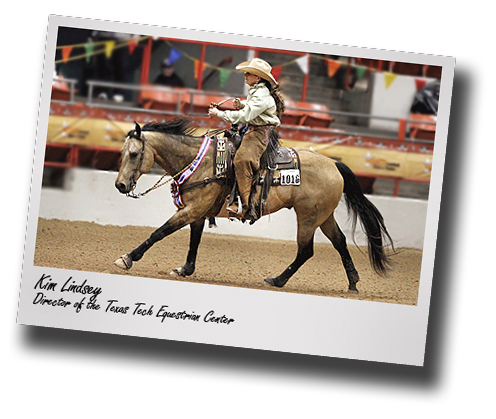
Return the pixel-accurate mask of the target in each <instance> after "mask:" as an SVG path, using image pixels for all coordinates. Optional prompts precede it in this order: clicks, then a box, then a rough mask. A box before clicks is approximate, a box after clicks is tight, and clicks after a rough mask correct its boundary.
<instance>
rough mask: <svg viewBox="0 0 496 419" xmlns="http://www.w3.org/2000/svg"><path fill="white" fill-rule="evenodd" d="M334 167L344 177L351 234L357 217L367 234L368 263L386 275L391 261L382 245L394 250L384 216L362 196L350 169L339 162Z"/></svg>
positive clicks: (379, 272)
mask: <svg viewBox="0 0 496 419" xmlns="http://www.w3.org/2000/svg"><path fill="white" fill-rule="evenodd" d="M336 167H337V168H338V170H339V173H341V176H342V177H343V179H344V190H343V192H344V195H345V202H346V206H347V208H348V213H349V214H350V216H351V217H352V222H353V224H352V226H353V234H354V232H355V228H356V223H357V217H358V218H359V219H360V223H361V225H362V227H363V230H364V231H365V233H366V235H367V240H368V248H369V259H370V264H371V265H372V267H373V268H374V270H375V271H376V272H377V273H378V274H379V275H386V273H387V271H388V270H390V269H391V261H390V258H389V256H388V254H387V253H386V251H385V248H384V247H385V246H386V245H387V244H389V245H390V246H391V248H392V250H393V251H394V246H393V240H392V239H391V236H390V235H389V233H388V231H387V229H386V225H385V224H384V218H383V217H382V215H381V213H380V212H379V210H378V209H377V208H376V206H375V205H374V204H373V203H372V202H370V201H369V200H368V199H367V198H366V197H365V196H364V194H363V192H362V188H361V187H360V184H359V183H358V179H357V178H356V176H355V174H354V173H353V172H352V171H351V169H350V168H349V167H348V166H346V165H345V164H344V163H341V162H337V163H336ZM385 242H386V243H385Z"/></svg>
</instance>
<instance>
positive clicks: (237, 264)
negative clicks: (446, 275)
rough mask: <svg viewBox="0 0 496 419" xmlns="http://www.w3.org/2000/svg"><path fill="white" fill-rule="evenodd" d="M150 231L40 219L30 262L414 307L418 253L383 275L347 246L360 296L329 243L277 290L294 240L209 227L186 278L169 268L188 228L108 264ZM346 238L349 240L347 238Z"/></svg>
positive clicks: (401, 254)
mask: <svg viewBox="0 0 496 419" xmlns="http://www.w3.org/2000/svg"><path fill="white" fill-rule="evenodd" d="M152 231H153V228H148V227H131V226H126V227H117V226H110V225H105V226H104V225H99V224H95V223H89V222H79V221H78V222H71V221H63V220H46V219H40V220H39V223H38V232H37V238H36V250H35V259H34V264H35V265H36V266H44V267H52V268H62V269H70V270H77V271H88V272H99V273H110V274H118V275H131V276H138V277H148V278H157V279H168V280H170V279H175V280H181V281H189V282H197V283H204V284H211V285H218V286H236V287H242V288H254V289H261V290H268V291H272V292H292V293H299V294H312V295H320V296H327V297H335V298H352V299H358V300H367V301H377V302H387V303H395V304H408V305H416V304H417V297H418V289H419V279H420V266H421V260H422V251H421V250H417V249H406V248H403V249H397V251H398V253H397V254H395V255H394V256H393V259H392V260H393V263H394V268H393V271H392V272H391V273H390V275H389V276H388V277H387V278H382V277H379V276H378V275H376V274H375V273H374V271H373V270H372V268H371V266H370V264H369V262H368V257H367V255H366V253H365V252H366V248H357V247H355V246H353V245H350V246H349V248H350V253H351V256H352V258H353V260H354V262H355V266H356V268H357V270H358V272H359V274H360V282H359V283H358V289H359V291H360V292H359V294H355V293H350V292H348V281H347V279H346V274H345V271H344V268H343V266H342V264H341V259H340V257H339V255H338V253H337V252H336V250H335V249H334V247H333V246H332V244H330V243H316V244H315V255H314V257H313V258H312V259H310V260H309V261H308V262H307V263H306V264H305V265H303V266H302V267H301V268H300V270H299V271H298V272H297V273H296V274H295V275H294V276H293V277H292V278H291V279H290V280H289V282H288V283H287V284H286V286H285V287H284V288H282V289H276V288H273V287H271V286H270V285H268V284H267V283H265V282H264V278H268V277H274V276H276V275H278V274H280V273H281V272H282V271H283V270H284V269H285V268H286V267H287V266H288V265H289V264H290V263H291V262H292V261H293V259H294V257H295V255H296V243H294V242H289V241H281V240H267V239H257V238H251V237H241V236H234V235H233V236H231V235H229V236H226V235H220V234H212V233H209V229H208V227H206V229H205V232H204V234H203V237H202V242H201V245H200V249H199V252H198V258H197V262H196V272H195V273H194V274H193V275H192V276H190V277H188V278H173V277H171V276H170V272H171V271H172V270H173V269H174V268H178V267H180V266H182V265H183V264H184V262H185V261H186V254H187V252H188V245H189V230H187V229H184V230H181V231H178V232H176V233H174V234H172V235H171V236H169V237H166V238H165V239H164V240H162V241H161V242H159V243H157V244H155V245H154V246H153V247H152V248H151V249H150V250H149V251H148V252H147V253H146V254H145V256H144V257H143V259H142V260H141V261H139V262H135V263H134V265H133V267H132V269H131V270H129V271H123V270H121V269H119V268H117V267H116V266H114V265H113V261H114V260H115V259H117V258H118V257H119V256H121V255H123V254H125V253H128V252H130V251H131V250H132V249H134V248H135V247H137V246H138V245H139V244H141V243H142V242H143V241H144V240H145V239H147V238H148V236H149V235H150V234H151V232H152ZM349 241H350V240H349Z"/></svg>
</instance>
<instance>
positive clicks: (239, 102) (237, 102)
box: [233, 97, 241, 109]
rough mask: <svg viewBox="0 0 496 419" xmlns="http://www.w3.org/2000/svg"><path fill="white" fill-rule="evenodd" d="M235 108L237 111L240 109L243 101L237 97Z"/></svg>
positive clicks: (234, 101) (234, 102)
mask: <svg viewBox="0 0 496 419" xmlns="http://www.w3.org/2000/svg"><path fill="white" fill-rule="evenodd" d="M233 106H234V108H235V109H239V108H240V106H241V100H240V99H239V97H237V98H236V99H234V100H233Z"/></svg>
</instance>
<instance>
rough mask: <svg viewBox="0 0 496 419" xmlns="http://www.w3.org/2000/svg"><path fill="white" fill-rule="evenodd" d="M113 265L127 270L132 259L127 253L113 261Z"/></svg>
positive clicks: (131, 263) (131, 264)
mask: <svg viewBox="0 0 496 419" xmlns="http://www.w3.org/2000/svg"><path fill="white" fill-rule="evenodd" d="M114 265H115V266H117V267H118V268H121V269H124V270H128V269H131V266H133V261H132V260H131V257H130V256H129V255H123V256H121V257H120V258H119V259H117V260H116V261H115V262H114Z"/></svg>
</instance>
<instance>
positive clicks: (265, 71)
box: [236, 58, 277, 84]
mask: <svg viewBox="0 0 496 419" xmlns="http://www.w3.org/2000/svg"><path fill="white" fill-rule="evenodd" d="M236 70H238V71H242V72H243V73H251V74H255V75H256V76H258V77H261V78H262V79H264V80H268V81H270V82H271V83H274V84H277V81H276V79H275V78H274V76H273V75H272V74H271V73H270V72H271V71H272V67H271V66H270V64H269V63H268V62H267V61H264V60H261V59H260V58H254V59H253V60H251V61H244V62H242V63H241V64H238V65H237V66H236Z"/></svg>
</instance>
